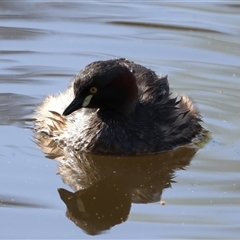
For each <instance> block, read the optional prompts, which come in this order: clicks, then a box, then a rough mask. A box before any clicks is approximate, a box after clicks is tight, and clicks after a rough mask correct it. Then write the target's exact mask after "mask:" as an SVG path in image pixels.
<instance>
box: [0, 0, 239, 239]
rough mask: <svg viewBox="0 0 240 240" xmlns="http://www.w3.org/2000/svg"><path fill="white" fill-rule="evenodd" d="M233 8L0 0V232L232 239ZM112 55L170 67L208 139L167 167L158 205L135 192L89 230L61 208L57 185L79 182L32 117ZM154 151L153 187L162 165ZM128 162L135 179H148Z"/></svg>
mask: <svg viewBox="0 0 240 240" xmlns="http://www.w3.org/2000/svg"><path fill="white" fill-rule="evenodd" d="M239 13H240V4H239V3H238V2H231V1H219V2H211V3H207V2H204V3H198V4H197V3H191V2H181V3H178V2H167V1H165V2H161V1H132V2H131V3H130V2H129V1H115V2H114V1H99V0H95V1H74V2H72V1H71V2H68V1H51V2H50V1H19V2H18V1H1V2H0V171H1V172H0V189H1V190H0V238H1V239H11V238H18V239H19V238H28V239H39V238H56V239H63V238H68V239H73V238H78V239H82V238H92V239H94V238H97V239H98V238H116V239H117V238H145V239H148V238H149V239H150V238H158V239H173V238H175V239H177V238H181V239H239V237H240V214H239V209H240V174H239V173H240V105H239V101H240V40H239V39H240V14H239ZM116 57H125V58H128V59H130V60H133V61H135V62H137V63H140V64H143V65H145V66H147V67H149V68H152V69H153V70H155V71H156V72H157V73H159V74H163V75H166V74H168V76H169V81H170V86H171V88H172V89H173V90H174V91H176V92H179V93H186V94H188V95H190V96H191V97H192V98H193V99H194V101H195V102H196V104H197V106H198V108H199V110H200V111H201V114H202V116H203V120H204V123H203V125H204V127H205V128H206V129H208V130H209V131H210V132H211V140H210V141H209V142H208V143H207V144H206V145H205V146H204V147H203V148H201V149H200V150H199V151H198V152H197V153H196V154H195V155H194V154H192V153H189V158H191V157H192V160H191V162H190V161H189V162H188V163H186V164H185V166H184V167H183V168H184V169H180V168H181V167H179V168H178V167H176V168H174V172H173V175H174V176H172V177H173V178H174V179H173V180H174V181H175V182H174V183H172V187H171V188H168V187H166V186H165V187H163V192H162V201H165V205H161V204H160V203H159V201H157V202H156V201H152V202H151V203H150V202H149V203H148V204H144V203H134V201H133V202H132V204H131V206H130V213H129V215H128V219H127V220H126V221H123V222H122V223H121V224H116V225H113V226H112V227H110V229H109V230H106V231H100V232H99V233H98V235H93V236H92V235H89V233H87V232H86V231H84V230H82V229H81V228H80V227H78V226H77V225H76V224H74V223H73V221H71V220H70V219H69V218H67V217H66V215H65V212H66V205H65V204H64V203H63V201H62V200H61V199H60V197H59V194H58V191H57V189H58V188H64V189H68V190H69V191H72V192H74V191H76V189H75V190H74V189H73V187H71V184H70V185H69V184H66V183H64V182H63V179H64V176H63V175H64V174H61V173H63V172H64V171H62V172H61V169H60V174H59V175H56V173H57V171H58V172H59V166H60V162H59V161H57V160H53V159H50V158H49V157H47V155H46V153H44V152H42V151H41V149H40V148H39V147H38V146H37V145H36V143H35V142H34V138H33V132H32V126H33V123H32V117H33V111H34V109H35V108H36V106H37V104H39V103H40V102H41V101H42V100H43V98H44V97H45V96H46V95H47V94H53V93H58V92H60V91H62V90H64V89H65V88H66V86H67V84H68V82H69V80H70V79H71V77H72V76H74V75H75V74H76V73H77V72H78V71H79V70H80V69H81V68H83V67H84V66H85V65H86V64H88V63H90V62H92V61H96V60H104V59H105V60H106V59H110V58H116ZM173 154H174V153H173ZM173 156H174V155H173ZM190 156H191V157H190ZM168 157H169V156H168ZM168 157H167V158H168ZM145 160H146V159H143V162H144V164H145ZM104 161H107V160H106V159H103V160H102V162H101V164H102V163H104ZM149 161H150V160H149ZM151 161H152V162H153V166H154V168H156V169H157V170H156V171H157V173H156V172H154V174H155V175H154V174H152V175H151V176H152V178H153V176H155V177H156V179H155V178H154V184H156V185H155V187H156V188H157V189H158V190H159V189H161V187H160V185H161V184H160V185H159V182H161V177H163V175H164V176H165V175H166V177H168V173H166V172H164V171H163V172H161V171H162V166H161V162H157V161H159V160H151ZM130 162H131V161H130ZM156 163H157V164H156ZM154 164H156V165H154ZM110 165H111V163H110ZM144 166H145V165H144ZM114 167H116V166H114ZM118 167H119V166H118V165H117V168H118ZM141 167H142V166H141ZM158 168H159V169H158ZM129 169H130V170H131V169H132V174H133V179H134V181H135V180H136V186H137V185H139V184H140V183H141V181H144V179H141V176H145V175H141V174H142V173H139V174H138V173H136V171H137V170H136V168H134V165H133V166H132V165H131V166H130V167H129V168H128V167H127V169H124V171H126V172H124V173H126V174H128V175H129V174H130V175H131V172H130V171H129ZM151 171H153V169H152V168H151ZM70 177H71V175H70ZM79 177H80V178H81V175H80V176H79ZM143 178H144V177H143ZM70 181H71V179H70ZM116 181H117V184H119V182H118V181H119V179H118V180H116ZM149 181H153V179H151V177H150V179H149ZM65 182H66V181H65ZM134 183H135V182H134ZM144 183H145V184H147V183H146V182H144ZM130 185H131V184H130V183H129V186H128V187H129V188H128V189H130V188H131V191H133V190H132V189H135V190H134V191H135V193H139V192H137V190H139V189H138V188H137V187H136V186H135V185H134V186H133V184H132V185H131V186H130ZM104 186H105V185H104ZM139 186H140V185H139ZM146 186H147V185H146ZM110 187H111V186H110ZM110 187H109V188H110ZM148 187H149V188H150V187H151V186H150V185H149V186H148ZM106 189H108V188H106ZM145 190H146V191H149V189H145ZM129 191H130V190H129ZM154 194H155V195H154ZM154 194H153V195H154V196H156V193H154ZM158 195H161V191H160V190H159V191H158ZM108 198H111V196H107V194H106V204H107V199H108ZM136 202H137V201H136Z"/></svg>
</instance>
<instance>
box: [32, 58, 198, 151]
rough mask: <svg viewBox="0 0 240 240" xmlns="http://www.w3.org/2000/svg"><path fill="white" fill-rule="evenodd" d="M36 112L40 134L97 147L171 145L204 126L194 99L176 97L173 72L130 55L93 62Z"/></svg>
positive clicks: (157, 148) (134, 148)
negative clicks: (165, 74) (170, 81)
mask: <svg viewBox="0 0 240 240" xmlns="http://www.w3.org/2000/svg"><path fill="white" fill-rule="evenodd" d="M35 117H36V121H35V130H36V133H37V134H46V135H47V136H49V138H52V139H54V141H58V142H59V143H60V144H62V145H63V146H66V147H70V148H73V149H75V150H79V151H82V152H92V153H109V154H126V155H127V154H141V153H142V154H143V153H155V152H160V151H164V150H170V149H173V148H175V147H177V146H180V145H183V144H186V143H190V142H191V140H192V139H193V138H195V137H196V136H197V135H198V134H199V133H200V132H201V130H202V127H201V125H200V124H199V122H200V121H201V117H200V114H199V112H198V110H197V109H196V108H195V107H194V105H193V102H192V101H191V100H190V99H189V98H188V97H187V96H185V95H183V96H178V97H173V96H172V95H171V93H170V92H169V86H168V79H167V77H159V76H157V75H156V74H155V72H154V71H152V70H150V69H148V68H146V67H144V66H141V65H139V64H136V63H134V62H131V61H128V60H127V59H114V60H107V61H97V62H93V63H91V64H89V65H87V66H86V67H85V68H83V69H82V70H81V71H80V72H79V73H78V74H77V75H76V76H75V77H74V79H73V81H72V82H71V83H70V85H69V86H68V88H67V90H66V91H65V92H64V93H61V94H58V95H55V96H47V97H46V99H45V100H44V101H43V103H42V104H41V105H40V106H39V107H38V108H37V110H36V114H35Z"/></svg>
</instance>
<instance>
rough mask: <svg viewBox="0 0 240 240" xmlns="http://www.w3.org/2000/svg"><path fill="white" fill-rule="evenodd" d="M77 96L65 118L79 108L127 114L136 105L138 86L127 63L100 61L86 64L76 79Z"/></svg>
mask: <svg viewBox="0 0 240 240" xmlns="http://www.w3.org/2000/svg"><path fill="white" fill-rule="evenodd" d="M74 94H75V98H74V99H73V101H72V102H71V103H70V105H69V106H68V107H67V108H66V109H65V111H64V112H63V115H64V116H67V115H69V114H71V113H72V112H74V111H76V110H78V109H80V108H99V109H101V110H113V111H118V112H121V113H124V114H128V113H130V112H131V111H132V110H133V109H134V107H135V104H136V102H137V98H138V87H137V84H136V79H135V76H134V72H133V70H131V69H130V68H129V67H128V65H127V64H126V63H124V60H122V61H119V60H108V61H98V62H93V63H91V64H89V65H87V66H86V67H85V68H83V69H82V70H81V71H80V72H79V74H78V75H77V76H76V77H75V80H74Z"/></svg>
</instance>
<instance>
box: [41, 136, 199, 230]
mask: <svg viewBox="0 0 240 240" xmlns="http://www.w3.org/2000/svg"><path fill="white" fill-rule="evenodd" d="M37 137H38V139H37V144H38V145H39V146H40V148H41V149H42V151H43V152H44V153H45V154H47V156H48V157H49V158H51V159H57V160H58V161H59V166H58V173H59V174H60V175H61V177H62V180H63V182H64V183H66V184H67V185H69V186H70V187H71V188H72V189H73V191H74V192H70V191H68V190H66V189H63V188H60V189H58V192H59V194H60V197H61V199H62V200H63V202H64V203H65V204H66V206H67V212H66V215H67V217H68V218H69V219H70V220H71V221H73V222H74V223H75V224H76V225H77V226H79V227H80V228H82V229H83V230H84V231H85V232H86V233H88V234H91V235H96V234H99V233H101V232H102V231H104V230H107V229H109V228H111V227H112V226H114V225H116V224H120V223H122V222H124V221H126V220H127V218H128V215H129V212H130V209H131V204H132V203H152V202H158V201H160V200H161V196H162V192H163V190H164V189H165V188H169V187H171V183H172V182H174V180H173V179H174V172H175V171H176V170H180V169H181V170H183V169H185V167H186V166H187V165H189V163H190V161H191V159H192V158H193V156H194V155H195V153H196V152H197V150H198V148H197V146H195V145H194V144H191V145H190V144H189V145H188V146H186V147H180V148H177V149H175V150H173V151H167V152H163V153H159V154H153V155H145V156H144V155H139V156H106V155H105V156H104V155H93V154H85V153H80V152H76V151H73V150H72V149H70V148H60V147H59V146H58V145H57V143H56V142H54V141H51V139H49V138H47V137H46V138H45V137H44V135H38V136H37Z"/></svg>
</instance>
